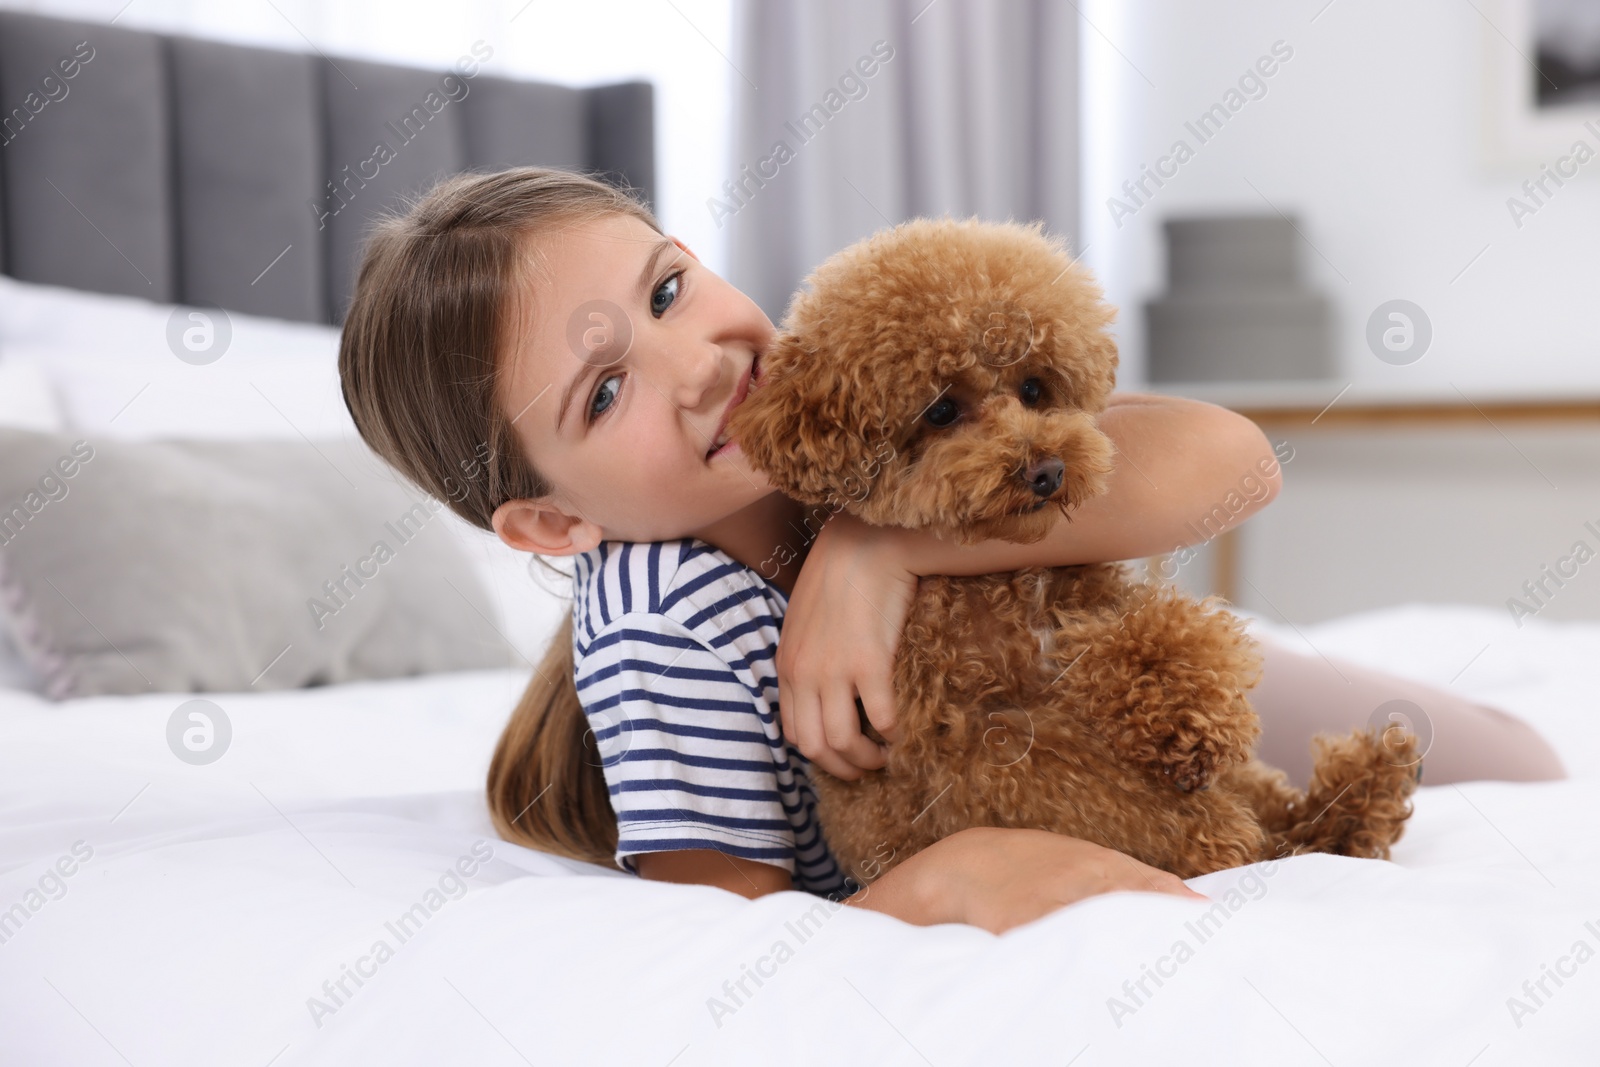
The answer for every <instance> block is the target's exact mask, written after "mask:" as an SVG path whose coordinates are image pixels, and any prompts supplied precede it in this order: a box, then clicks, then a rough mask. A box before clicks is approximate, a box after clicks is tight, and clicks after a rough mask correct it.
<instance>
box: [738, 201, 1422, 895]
mask: <svg viewBox="0 0 1600 1067" xmlns="http://www.w3.org/2000/svg"><path fill="white" fill-rule="evenodd" d="M1114 317H1115V311H1114V309H1112V308H1111V307H1109V306H1108V305H1106V304H1105V303H1104V302H1103V300H1102V295H1101V292H1100V289H1099V287H1098V286H1097V285H1096V284H1095V282H1094V280H1093V278H1092V277H1091V275H1090V274H1089V273H1088V271H1087V270H1085V269H1084V268H1083V267H1082V266H1080V265H1079V264H1078V263H1077V262H1076V261H1074V260H1073V259H1072V258H1071V256H1070V255H1069V254H1068V253H1067V252H1066V251H1065V249H1064V248H1063V247H1061V245H1060V244H1059V243H1058V242H1057V241H1055V240H1053V239H1051V238H1048V237H1046V236H1045V235H1044V234H1043V232H1042V226H1041V225H1040V224H1039V223H1034V224H1032V225H1022V224H1017V223H980V222H977V221H976V220H967V221H957V220H951V219H937V220H936V219H915V220H912V221H911V222H907V223H904V224H902V225H900V226H897V227H894V228H892V229H889V230H884V231H881V232H879V233H878V234H875V235H874V236H872V237H870V238H868V239H866V240H864V241H862V242H859V243H858V244H856V245H853V246H851V247H849V248H847V249H845V250H843V251H841V252H839V253H838V254H836V255H835V256H833V257H831V258H830V259H828V260H827V261H826V262H825V263H823V264H822V265H821V266H819V267H818V268H817V269H816V270H815V271H814V272H813V273H812V275H811V276H810V277H809V278H808V279H807V288H806V289H802V290H801V291H800V292H799V293H798V294H797V295H796V296H795V298H794V300H793V302H792V303H791V305H790V308H789V311H788V314H787V315H786V317H785V319H784V322H783V328H782V329H781V330H780V331H779V333H778V335H777V337H776V338H775V339H774V342H773V344H772V345H771V346H770V347H769V348H768V350H767V351H766V352H765V353H763V355H762V357H761V360H760V363H759V366H758V373H757V380H756V383H755V385H754V386H753V388H752V390H751V392H750V395H749V397H748V398H747V399H746V400H745V402H744V403H743V404H741V405H740V406H739V407H738V408H736V409H735V412H734V415H733V420H732V422H731V423H730V430H731V431H732V433H733V435H734V436H735V437H736V438H737V439H738V440H739V443H740V446H741V447H742V448H743V449H744V451H745V453H746V455H748V456H749V458H750V460H751V461H752V462H753V463H754V464H755V465H756V466H758V467H759V468H761V469H762V470H763V471H765V472H766V473H767V474H768V475H769V477H770V478H771V480H772V482H773V484H774V485H775V486H777V487H778V488H779V489H781V490H782V491H784V492H786V493H788V494H789V495H791V496H793V497H795V498H796V499H798V500H801V501H803V502H804V503H805V504H806V505H807V506H811V507H814V508H815V509H816V511H815V512H814V514H815V515H818V516H820V517H821V518H822V519H825V518H826V516H827V515H828V514H831V513H832V512H836V511H838V510H840V509H843V510H848V511H850V512H851V513H853V514H855V515H858V516H860V517H861V518H862V519H864V520H866V521H868V522H871V523H875V524H878V525H894V526H903V527H914V528H921V529H927V530H931V531H934V532H936V533H938V534H939V535H940V536H942V537H946V538H948V539H951V540H954V541H957V542H959V543H962V544H971V543H973V542H976V541H979V540H983V539H988V538H1003V539H1006V540H1010V541H1016V542H1023V543H1027V542H1034V541H1037V540H1039V539H1040V538H1042V537H1044V536H1045V534H1046V533H1047V532H1048V531H1049V529H1050V527H1051V524H1052V523H1053V522H1055V521H1057V520H1058V519H1062V518H1063V517H1069V513H1070V510H1071V509H1072V508H1073V507H1075V506H1077V505H1078V504H1081V503H1082V502H1083V501H1084V500H1086V499H1088V498H1090V497H1092V496H1094V495H1097V494H1100V493H1103V492H1105V491H1106V489H1107V480H1108V476H1109V475H1110V473H1111V470H1112V456H1113V449H1112V444H1111V441H1110V439H1109V438H1107V437H1106V436H1105V434H1104V433H1102V432H1101V431H1100V429H1099V428H1098V425H1097V421H1096V420H1097V416H1098V415H1099V414H1100V413H1101V412H1102V411H1103V410H1104V409H1105V406H1106V401H1107V398H1108V397H1109V395H1110V393H1111V390H1112V388H1113V386H1114V384H1115V378H1116V366H1117V350H1116V345H1115V343H1114V341H1113V340H1112V338H1111V337H1110V335H1109V334H1108V333H1107V332H1106V327H1107V326H1109V324H1110V323H1111V321H1112V319H1113V318H1114ZM1219 604H1220V601H1218V600H1217V598H1208V599H1207V600H1206V601H1205V602H1197V601H1195V600H1193V599H1190V598H1188V597H1186V596H1184V595H1182V594H1181V593H1179V592H1177V591H1176V590H1174V589H1173V588H1171V587H1169V586H1165V585H1161V584H1157V583H1149V582H1144V581H1140V580H1136V579H1135V578H1134V576H1133V575H1132V574H1131V572H1130V571H1129V570H1128V569H1126V568H1125V567H1123V566H1121V565H1118V564H1095V565H1089V566H1075V567H1053V568H1029V569H1026V570H1021V571H1017V572H1015V573H1010V574H993V575H984V576H979V577H972V578H944V577H934V578H925V579H923V580H922V581H921V582H920V583H919V589H918V593H917V595H916V598H915V602H914V604H913V606H912V609H911V613H910V616H909V618H908V619H907V622H906V624H905V629H904V631H903V634H902V637H901V643H900V651H899V654H898V656H897V658H896V662H895V670H894V683H895V691H896V693H897V695H898V701H899V711H898V720H897V721H898V724H899V730H900V740H899V741H898V742H897V743H896V744H894V745H893V746H891V747H890V748H889V755H888V762H887V765H886V766H885V767H884V768H883V769H882V770H878V771H868V772H866V773H865V774H863V776H862V777H861V778H860V779H859V780H857V781H854V782H847V781H843V780H841V779H838V778H835V777H833V776H831V775H829V774H827V773H826V772H824V771H822V770H821V768H815V767H814V768H813V773H814V777H815V780H816V789H817V799H818V806H819V814H820V817H821V820H822V826H823V830H824V833H825V835H826V838H827V841H828V844H829V846H830V847H831V848H832V849H833V852H834V854H835V856H836V857H837V858H838V859H839V861H840V862H841V863H842V864H843V865H844V866H845V868H846V869H847V870H848V871H849V872H850V873H851V874H852V875H853V876H854V877H855V879H856V880H857V881H858V882H860V883H863V884H865V883H867V882H870V881H872V880H873V879H875V878H877V877H879V876H881V875H882V874H883V873H884V872H885V871H887V870H889V869H891V868H892V867H893V866H894V865H895V864H897V863H899V862H901V861H903V860H904V859H906V858H907V857H909V856H911V855H913V854H915V853H916V852H917V851H919V850H920V849H923V848H925V847H927V846H928V845H930V844H932V843H933V842H935V841H937V840H939V839H940V838H943V837H946V836H948V835H950V834H952V833H955V832H956V831H958V830H961V829H964V828H966V827H971V826H1008V827H1035V828H1041V829H1045V830H1051V831H1055V832H1058V833H1062V834H1068V835H1071V836H1074V837H1079V838H1083V839H1085V840H1089V841H1094V842H1097V843H1099V844H1101V845H1104V846H1107V847H1109V848H1113V849H1117V850H1119V851H1121V852H1125V853H1127V854H1129V855H1131V856H1134V857H1137V858H1138V859H1140V860H1142V861H1144V862H1145V863H1148V864H1151V865H1153V866H1156V867H1160V868H1163V869H1165V870H1168V871H1171V872H1173V873H1175V874H1177V875H1179V876H1181V877H1185V878H1188V877H1193V876H1195V875H1200V874H1205V873H1207V872H1210V871H1215V870H1219V869H1222V868H1226V867H1234V866H1239V865H1241V864H1246V863H1251V862H1254V861H1257V860H1261V859H1266V858H1270V857H1273V856H1280V855H1285V854H1289V853H1295V852H1304V851H1318V852H1333V853H1339V854H1342V855H1350V856H1374V857H1381V858H1387V857H1388V855H1389V846H1390V845H1391V844H1392V843H1393V842H1394V841H1396V840H1397V839H1398V838H1399V837H1400V834H1401V832H1402V831H1403V829H1404V824H1405V820H1406V818H1407V817H1408V816H1409V815H1410V810H1411V809H1410V804H1409V803H1408V797H1409V796H1410V794H1411V792H1412V791H1413V789H1414V788H1415V785H1416V781H1417V778H1418V777H1419V775H1420V757H1419V756H1418V754H1417V751H1416V738H1415V736H1414V735H1412V734H1409V733H1405V732H1403V731H1401V730H1399V729H1398V728H1393V729H1392V730H1391V731H1390V732H1388V734H1387V735H1386V736H1383V737H1379V736H1376V735H1375V734H1373V733H1372V732H1371V731H1366V732H1360V731H1358V732H1354V733H1352V734H1351V735H1350V736H1348V737H1332V736H1329V735H1319V736H1318V737H1317V738H1315V739H1314V743H1315V745H1316V749H1317V760H1316V767H1315V771H1314V774H1313V777H1312V780H1311V783H1310V785H1309V787H1308V788H1307V789H1306V790H1305V791H1304V792H1302V791H1300V790H1297V789H1293V788H1291V787H1290V786H1289V784H1288V781H1287V779H1286V777H1285V776H1284V774H1283V772H1281V771H1277V770H1273V769H1272V768H1269V767H1267V766H1265V765H1264V764H1262V763H1261V762H1260V761H1258V760H1256V759H1254V758H1253V757H1252V752H1253V749H1254V746H1255V742H1256V739H1257V737H1258V736H1259V735H1260V730H1261V728H1260V724H1259V721H1258V719H1257V717H1256V714H1255V712H1254V711H1253V710H1252V708H1251V707H1250V703H1249V701H1248V699H1246V696H1245V694H1246V692H1247V691H1248V690H1249V689H1250V688H1251V687H1252V686H1254V685H1255V684H1256V682H1257V681H1258V680H1259V678H1260V672H1261V662H1260V656H1259V654H1258V652H1257V650H1256V647H1255V643H1254V642H1253V641H1252V640H1251V639H1250V637H1249V636H1248V635H1247V634H1246V633H1245V631H1244V627H1243V624H1242V622H1241V621H1240V620H1239V619H1238V618H1236V617H1235V616H1233V615H1231V614H1229V613H1228V612H1226V611H1224V610H1222V609H1221V607H1220V606H1219ZM863 727H864V729H865V730H866V731H867V733H868V734H869V736H872V737H874V738H875V739H877V740H881V738H880V737H879V736H878V735H877V732H876V731H875V730H873V729H872V728H871V725H870V724H869V723H866V721H865V719H864V718H863Z"/></svg>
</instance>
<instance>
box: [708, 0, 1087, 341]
mask: <svg viewBox="0 0 1600 1067" xmlns="http://www.w3.org/2000/svg"><path fill="white" fill-rule="evenodd" d="M1078 19H1079V15H1078V13H1077V11H1076V9H1075V8H1074V7H1073V6H1072V4H1071V3H1065V2H1062V0H932V2H931V3H930V2H929V0H738V3H737V5H736V7H735V9H734V30H733V37H734V42H735V54H734V56H733V57H732V63H733V65H734V67H735V68H736V69H737V77H736V78H735V85H736V87H737V91H736V99H735V103H734V136H733V160H732V164H731V166H730V168H729V171H730V173H729V175H728V178H727V181H726V183H725V184H724V187H723V188H722V189H718V190H715V191H713V194H712V195H711V196H710V197H709V198H708V199H707V204H706V209H707V212H708V213H709V214H710V216H711V217H712V219H713V220H714V222H715V223H716V224H717V225H718V227H719V229H720V228H726V229H727V230H728V232H729V234H730V240H731V250H730V273H729V277H730V280H732V281H733V282H734V284H736V285H738V286H739V288H741V289H743V290H744V291H745V292H746V293H748V294H749V295H750V296H751V297H752V298H753V299H754V300H755V301H756V302H757V303H758V304H760V305H761V306H762V308H763V309H764V310H765V311H766V312H767V314H768V315H769V316H770V317H771V318H772V319H773V320H774V321H778V320H779V319H780V318H781V317H782V314H783V312H784V311H785V309H786V308H787V306H788V301H789V297H790V295H791V294H792V293H793V292H794V291H795V290H796V289H797V288H798V287H799V285H800V282H801V281H802V280H803V279H804V277H805V275H806V274H807V273H808V272H809V271H810V269H811V268H812V267H814V266H815V265H816V264H817V263H818V262H820V261H821V260H823V259H824V258H826V257H827V256H828V255H829V254H831V253H833V252H835V251H837V250H838V249H840V248H842V247H843V246H845V245H847V244H849V243H850V242H852V241H854V240H856V239H857V238H859V237H863V236H865V235H867V234H869V233H871V232H872V231H874V230H877V229H880V228H882V227H884V226H889V225H893V224H894V223H897V222H900V221H903V220H905V219H907V218H912V217H915V216H925V215H946V214H948V215H952V216H955V217H959V218H964V217H968V216H971V215H978V216H980V217H982V218H985V219H992V220H1004V219H1008V218H1009V219H1015V220H1017V221H1021V222H1026V221H1031V220H1033V219H1042V220H1044V223H1045V228H1046V230H1047V231H1048V232H1050V233H1053V234H1057V235H1059V236H1062V237H1064V238H1066V240H1067V241H1068V243H1069V245H1070V246H1071V247H1073V248H1074V249H1076V248H1078V247H1079V246H1080V241H1079V234H1078V141H1079V122H1078ZM869 71H870V74H869V73H867V72H869ZM808 116H809V119H808V120H807V121H802V120H803V119H807V117H808Z"/></svg>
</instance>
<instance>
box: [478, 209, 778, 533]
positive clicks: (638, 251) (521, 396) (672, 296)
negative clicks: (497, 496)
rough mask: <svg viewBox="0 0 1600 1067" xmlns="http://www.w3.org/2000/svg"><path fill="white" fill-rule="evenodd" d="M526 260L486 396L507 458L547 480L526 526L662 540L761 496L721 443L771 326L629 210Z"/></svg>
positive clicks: (565, 232) (551, 239) (544, 242)
mask: <svg viewBox="0 0 1600 1067" xmlns="http://www.w3.org/2000/svg"><path fill="white" fill-rule="evenodd" d="M539 250H540V252H541V253H542V261H543V263H544V268H545V269H544V270H543V271H542V272H540V273H539V274H538V276H539V278H540V281H539V283H537V285H536V287H535V289H534V290H533V291H530V293H529V294H528V296H529V299H527V300H525V301H523V304H524V305H525V307H524V309H523V311H524V316H523V317H522V318H521V320H520V321H519V322H518V323H517V324H516V327H517V328H516V330H515V333H514V335H513V340H512V343H511V345H510V346H509V351H508V353H507V355H506V357H505V358H506V359H507V364H506V366H505V368H504V371H505V373H504V374H503V375H502V377H501V396H500V401H501V405H502V407H503V409H504V410H505V412H506V414H507V416H508V417H509V418H511V419H512V425H513V427H514V428H515V430H516V432H517V437H518V440H519V441H520V442H521V445H522V449H523V454H524V455H525V456H526V457H527V458H528V460H529V462H531V463H532V464H533V466H534V469H535V470H537V471H539V473H540V474H542V475H543V476H544V477H545V478H546V479H547V480H548V481H549V482H550V483H551V485H552V486H553V491H552V494H551V496H550V497H549V498H548V499H547V501H545V502H544V504H545V506H546V510H545V511H543V512H539V513H538V514H537V516H536V518H535V519H529V520H528V521H536V522H538V523H543V524H549V523H554V524H555V525H556V527H559V526H560V525H561V524H562V523H564V522H565V523H569V524H572V523H574V522H576V521H579V520H581V521H582V522H586V523H592V524H594V525H595V526H597V527H598V528H599V530H600V536H601V537H603V538H605V539H612V540H623V541H664V540H672V539H675V538H679V537H686V536H693V535H698V534H699V533H700V532H702V531H704V530H706V529H707V528H708V527H710V526H711V525H713V524H715V523H717V522H719V521H720V520H723V519H726V518H728V517H729V516H731V515H733V514H735V513H736V512H739V511H741V510H743V509H744V508H746V507H748V506H750V505H751V504H753V503H755V502H757V501H759V500H761V499H763V498H765V497H767V496H768V495H770V494H771V493H772V492H774V490H773V489H772V487H771V486H770V485H768V483H767V480H766V478H765V477H764V476H763V475H762V474H760V473H759V472H758V471H756V470H755V469H754V468H752V467H751V466H750V465H749V464H748V463H747V462H746V461H745V458H744V454H743V452H741V451H740V450H739V448H738V446H737V445H723V442H724V441H725V440H726V437H725V436H723V427H724V425H725V424H726V422H727V415H728V412H729V411H731V410H732V408H733V406H734V405H736V404H737V403H738V402H739V401H741V400H742V399H744V395H745V391H746V390H747V389H748V387H749V384H750V375H751V369H752V366H753V364H754V362H755V359H756V357H757V355H759V353H760V352H761V351H762V350H763V349H764V348H765V347H766V345H767V344H768V342H769V341H770V340H771V338H772V335H773V332H774V330H773V325H772V322H771V321H770V320H769V319H768V318H767V316H766V315H765V313H763V312H762V310H761V309H760V308H759V307H757V306H756V305H755V303H754V302H753V301H751V300H750V298H749V297H747V296H745V295H744V294H743V293H741V292H740V291H739V290H737V289H735V288H734V287H733V286H731V285H729V284H728V283H727V282H725V281H723V280H722V279H721V278H719V277H717V275H716V274H714V273H712V272H711V271H709V270H707V269H706V268H705V267H703V266H701V264H700V261H699V260H698V259H696V258H695V256H694V254H693V253H692V252H690V251H689V250H688V248H686V247H685V246H684V245H682V244H681V243H680V242H678V241H677V239H676V238H663V237H662V236H661V235H660V234H658V233H656V232H655V231H654V230H652V229H651V228H650V227H649V226H648V225H646V224H645V223H643V222H641V221H640V220H638V219H636V218H633V217H632V216H628V215H610V216H607V217H605V218H603V219H599V220H596V221H592V222H587V223H582V224H578V225H573V226H568V227H564V228H562V229H561V230H559V231H558V232H556V233H554V234H551V235H550V236H548V237H541V238H540V239H539ZM719 446H721V447H719ZM551 512H554V513H555V514H554V515H553V516H552V514H551ZM524 517H525V518H526V515H525V516H524ZM545 528H546V529H549V528H550V527H548V526H546V527H545ZM585 528H586V529H587V528H588V527H585ZM502 536H503V537H504V536H505V534H504V533H502ZM551 548H552V546H551V545H550V544H548V543H547V544H546V545H545V548H544V550H546V551H549V550H551ZM557 550H559V549H557Z"/></svg>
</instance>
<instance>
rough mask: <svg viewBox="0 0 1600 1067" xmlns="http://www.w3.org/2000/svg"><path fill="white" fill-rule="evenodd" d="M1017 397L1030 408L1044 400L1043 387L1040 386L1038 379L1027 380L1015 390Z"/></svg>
mask: <svg viewBox="0 0 1600 1067" xmlns="http://www.w3.org/2000/svg"><path fill="white" fill-rule="evenodd" d="M1017 395H1018V396H1019V397H1021V398H1022V402H1023V403H1024V404H1026V405H1028V406H1029V407H1030V408H1031V407H1033V406H1035V405H1037V404H1038V403H1039V401H1040V400H1042V399H1044V386H1043V385H1041V384H1040V382H1039V379H1037V378H1029V379H1027V380H1026V381H1024V382H1023V383H1022V386H1021V388H1019V389H1018V390H1017Z"/></svg>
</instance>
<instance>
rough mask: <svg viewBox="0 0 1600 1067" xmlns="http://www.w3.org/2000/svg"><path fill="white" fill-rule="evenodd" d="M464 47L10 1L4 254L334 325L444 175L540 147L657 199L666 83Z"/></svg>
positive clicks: (122, 289)
mask: <svg viewBox="0 0 1600 1067" xmlns="http://www.w3.org/2000/svg"><path fill="white" fill-rule="evenodd" d="M80 42H84V44H83V45H82V46H81V47H80ZM462 53H463V55H464V56H466V57H467V58H468V59H469V61H470V62H468V63H467V64H464V65H462V66H461V68H460V70H459V71H457V70H451V71H443V70H437V71H435V70H422V69H417V68H413V67H400V66H392V65H389V64H383V63H371V62H366V61H362V60H354V59H343V58H340V57H337V56H334V57H327V58H324V57H322V56H318V55H308V54H300V53H293V52H282V51H275V50H269V49H262V48H247V47H242V46H239V45H232V44H223V43H219V42H216V41H202V40H195V39H191V38H187V37H176V36H165V35H162V34H156V33H145V32H138V31H132V30H124V29H119V28H116V27H111V26H105V25H101V24H96V23H87V22H75V21H65V20H60V19H47V18H40V17H38V16H34V15H24V14H18V13H13V12H0V108H3V109H4V110H3V112H0V145H3V146H0V208H3V210H0V270H3V271H4V273H6V274H10V275H11V276H13V277H15V278H18V279H21V280H23V281H32V282H43V283H48V284H52V285H65V286H70V287H73V288H77V289H89V290H94V291H98V292H106V293H123V294H128V295H133V296H141V297H146V298H148V299H151V300H156V301H161V302H166V303H188V304H205V303H212V304H216V305H219V306H221V307H224V308H228V309H230V310H236V311H242V312H248V313H253V314H259V315H272V316H276V317H279V318H285V319H294V320H301V321H311V322H333V323H336V322H338V321H339V320H340V319H341V318H342V316H343V313H344V308H345V306H346V304H347V302H348V299H349V293H350V288H351V285H352V284H353V282H354V274H355V269H356V265H357V257H358V254H359V248H360V241H361V238H362V236H363V234H364V233H365V231H366V227H367V225H368V223H369V222H370V221H371V219H372V218H373V217H374V215H376V214H378V213H379V212H381V211H383V210H384V209H385V208H388V207H390V206H391V205H392V204H393V203H394V201H395V200H396V199H397V198H399V197H402V196H405V195H410V194H414V193H416V192H418V191H420V190H421V189H423V188H425V187H426V186H427V185H428V184H430V183H431V182H432V181H434V180H435V179H437V178H439V177H441V176H443V175H446V174H449V173H453V172H456V171H462V170H469V169H474V170H483V169H495V168H500V167H506V166H514V165H518V164H527V163H533V164H539V165H543V166H554V167H563V168H567V169H571V170H578V171H583V172H585V173H590V174H594V175H595V176H597V177H601V178H603V179H605V180H607V181H611V182H613V183H614V184H619V185H627V186H631V187H632V188H634V189H635V190H637V191H639V192H640V193H642V194H643V196H644V198H645V200H646V201H647V202H649V203H652V204H653V203H654V192H655V165H654V152H655V147H654V124H653V122H652V91H651V86H650V84H649V83H647V82H627V83H622V84H617V85H606V86H598V87H595V88H589V89H572V88H567V87H564V86H558V85H548V84H542V83H536V82H526V81H512V80H508V79H505V78H498V77H494V76H492V74H490V73H489V72H490V71H492V70H493V69H494V59H493V47H492V45H485V44H484V43H483V42H476V44H475V46H474V45H472V44H469V43H467V42H463V47H462ZM474 53H476V54H474ZM485 53H489V54H488V56H487V61H485V59H486V57H485ZM69 71H70V72H71V76H70V77H68V76H67V74H68V72H69ZM467 71H473V75H472V76H471V77H464V76H463V74H464V73H466V72H467ZM269 268H270V269H269Z"/></svg>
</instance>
